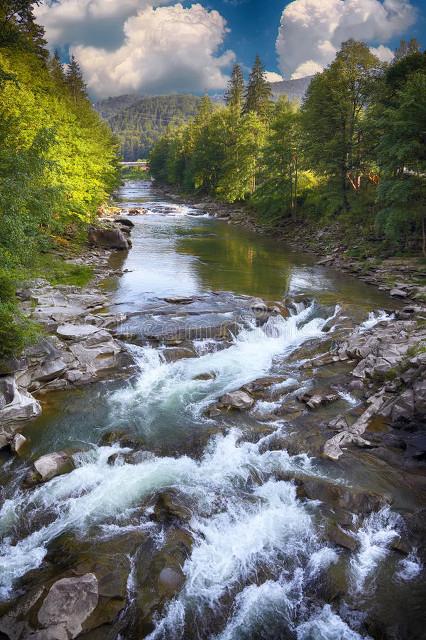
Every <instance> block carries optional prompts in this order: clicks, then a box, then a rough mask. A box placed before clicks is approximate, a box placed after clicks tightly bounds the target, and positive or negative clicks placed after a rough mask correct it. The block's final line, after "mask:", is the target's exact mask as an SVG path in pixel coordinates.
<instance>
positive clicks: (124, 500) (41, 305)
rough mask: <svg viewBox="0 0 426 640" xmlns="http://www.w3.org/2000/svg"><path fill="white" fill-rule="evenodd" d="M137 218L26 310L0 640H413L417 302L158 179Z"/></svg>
mask: <svg viewBox="0 0 426 640" xmlns="http://www.w3.org/2000/svg"><path fill="white" fill-rule="evenodd" d="M121 206H122V209H123V212H122V213H121V214H120V216H121V218H122V217H123V215H124V214H126V215H127V214H128V213H129V211H130V212H131V213H136V211H137V210H139V212H140V215H135V216H132V215H131V216H130V217H129V216H127V220H129V221H131V222H132V223H133V225H134V227H133V228H132V231H131V239H132V243H133V247H132V248H131V250H130V251H129V252H128V253H127V251H124V252H123V251H119V252H115V251H114V252H111V251H110V250H107V249H105V248H100V247H97V248H92V249H91V251H90V252H89V253H88V254H87V256H86V257H84V258H81V259H82V260H85V261H87V262H92V263H93V264H95V265H96V270H97V273H96V279H95V281H94V282H93V283H92V285H91V286H90V287H89V288H87V289H85V290H78V289H74V288H71V287H50V286H48V285H47V284H46V283H45V282H43V281H39V282H35V283H30V284H29V285H28V287H27V288H25V289H23V290H22V292H21V298H22V304H23V307H24V309H26V310H27V312H28V313H30V314H32V315H33V316H34V317H36V318H37V319H38V320H39V321H41V322H42V323H43V324H44V326H45V330H46V336H45V338H44V339H43V340H42V341H41V342H40V344H39V345H37V346H36V347H34V348H33V349H31V350H29V351H28V353H26V354H25V357H23V358H22V360H20V361H19V362H17V363H13V366H12V365H11V369H10V371H7V372H4V375H3V377H2V378H0V384H1V385H2V386H1V387H0V390H1V394H0V398H3V400H1V402H2V404H0V419H1V420H2V422H1V429H2V433H1V434H0V438H2V441H1V444H2V446H3V447H4V448H3V450H2V452H1V454H0V455H1V456H2V457H1V461H2V469H1V471H0V474H1V480H2V503H1V511H0V531H1V535H2V542H1V545H0V554H1V558H0V598H1V603H0V638H1V637H5V638H10V639H13V640H19V639H26V638H32V639H34V640H62V639H64V640H67V639H69V638H77V637H78V638H87V639H88V640H98V639H99V640H100V639H104V638H110V639H111V640H113V639H114V640H119V639H121V640H136V639H139V638H143V637H149V638H164V639H167V640H169V639H170V640H174V639H185V640H192V639H194V640H195V639H197V640H198V639H200V640H203V639H206V640H207V639H209V640H213V639H214V640H219V639H220V640H234V639H235V640H237V639H241V640H246V639H247V640H248V639H250V640H255V639H259V640H260V639H265V640H268V639H271V640H272V639H277V638H283V639H286V638H289V639H293V638H294V639H297V640H300V639H306V640H308V639H313V638H315V639H316V638H325V639H329V640H340V639H342V640H343V639H345V640H346V639H348V640H356V639H359V638H398V640H399V639H405V638H406V639H407V640H409V639H410V640H411V639H412V638H421V637H422V633H423V627H422V617H423V613H422V607H423V602H424V596H425V588H424V585H425V581H424V569H423V565H424V562H425V555H426V554H425V547H424V533H425V528H426V518H425V509H424V507H425V489H426V486H425V480H426V475H425V470H426V465H425V449H426V447H425V444H426V442H425V440H426V438H425V431H424V429H425V415H426V375H425V373H426V352H425V348H424V345H425V338H426V326H425V322H426V309H425V308H424V307H423V306H422V303H421V302H419V301H411V302H410V303H408V302H406V301H403V302H400V301H398V300H393V299H392V298H390V297H388V296H387V295H386V294H385V293H380V292H378V291H377V290H375V289H373V288H372V287H369V286H368V285H366V284H363V283H360V282H358V281H357V280H355V279H353V278H351V277H350V276H347V275H345V274H342V273H339V272H338V271H334V270H333V269H332V268H329V267H327V266H326V267H324V266H318V265H317V264H316V260H315V259H314V258H313V257H312V256H309V255H303V254H300V253H297V252H292V251H291V250H288V249H286V248H285V247H284V246H280V245H279V244H277V243H276V242H274V241H273V240H268V239H265V238H258V237H256V236H255V235H254V234H252V233H250V232H249V231H244V230H242V229H238V228H235V227H232V225H228V224H227V223H226V222H225V221H217V220H214V219H212V218H209V217H206V213H205V212H203V214H202V216H200V211H199V210H196V209H193V208H191V207H190V206H186V205H183V204H179V203H176V202H174V201H172V200H167V199H166V198H164V197H163V196H160V195H158V194H156V193H155V191H154V190H153V188H152V186H151V185H150V184H149V183H129V184H128V185H126V186H125V187H124V188H123V190H122V193H121ZM132 210H133V211H132ZM134 210H136V211H134ZM112 224H115V223H112ZM123 225H124V227H126V226H127V229H130V228H131V227H132V225H131V224H130V223H123V221H121V222H119V223H118V227H119V228H120V229H121V232H122V233H124V238H125V240H126V239H127V240H126V241H127V242H128V239H129V233H128V231H125V229H123ZM92 240H93V238H92ZM122 248H123V247H122ZM30 418H32V419H31V420H30ZM2 634H3V635H2Z"/></svg>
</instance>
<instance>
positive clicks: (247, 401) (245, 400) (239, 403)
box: [219, 391, 254, 411]
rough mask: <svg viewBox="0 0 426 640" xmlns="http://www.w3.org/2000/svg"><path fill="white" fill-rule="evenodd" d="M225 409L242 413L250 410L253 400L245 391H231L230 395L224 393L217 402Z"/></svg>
mask: <svg viewBox="0 0 426 640" xmlns="http://www.w3.org/2000/svg"><path fill="white" fill-rule="evenodd" d="M219 402H220V404H222V405H223V406H224V407H225V409H236V410H238V411H243V410H247V409H251V408H252V406H253V405H254V398H252V397H251V396H250V395H249V394H248V393H246V392H245V391H233V392H232V393H226V394H225V395H224V396H222V397H221V398H220V400H219Z"/></svg>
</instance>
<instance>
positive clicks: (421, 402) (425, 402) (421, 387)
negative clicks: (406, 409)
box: [413, 372, 426, 416]
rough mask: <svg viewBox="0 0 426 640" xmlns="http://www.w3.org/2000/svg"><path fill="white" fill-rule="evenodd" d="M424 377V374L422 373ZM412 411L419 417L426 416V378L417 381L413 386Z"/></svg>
mask: <svg viewBox="0 0 426 640" xmlns="http://www.w3.org/2000/svg"><path fill="white" fill-rule="evenodd" d="M423 374H424V375H425V374H426V372H423ZM413 391H414V411H415V413H416V414H418V415H419V416H421V415H426V378H425V377H423V379H420V380H417V381H416V382H415V383H414V385H413Z"/></svg>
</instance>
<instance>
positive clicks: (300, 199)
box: [151, 40, 426, 255]
mask: <svg viewBox="0 0 426 640" xmlns="http://www.w3.org/2000/svg"><path fill="white" fill-rule="evenodd" d="M241 81H242V78H241V70H240V69H239V68H237V67H235V68H234V71H233V74H232V78H231V80H230V83H229V86H228V90H227V92H226V101H227V106H226V107H221V108H215V107H214V105H213V104H212V103H211V101H210V100H209V99H208V98H204V99H203V100H202V102H201V103H200V108H199V110H198V112H197V115H196V117H195V118H194V119H193V120H191V121H190V122H189V123H188V124H186V125H181V126H179V127H170V128H169V129H168V130H167V132H166V133H165V135H164V136H162V137H161V138H160V139H159V141H158V142H157V144H156V145H155V146H154V149H153V151H152V154H151V170H152V175H153V176H154V177H155V178H156V179H157V180H159V181H163V182H168V183H170V184H173V185H176V186H178V187H181V188H183V189H184V190H186V191H199V192H201V193H206V194H209V195H212V196H214V197H216V198H218V199H220V200H223V201H226V202H235V201H246V202H250V204H251V205H252V208H254V209H255V211H256V213H257V216H258V218H259V219H260V220H261V222H262V223H263V224H265V225H268V226H275V225H285V224H287V223H288V222H289V221H293V222H294V221H297V222H303V221H304V220H309V221H315V222H317V223H321V222H322V223H324V224H332V223H333V222H334V221H335V220H336V218H337V217H338V220H339V229H340V230H341V231H342V233H343V234H344V236H345V240H346V241H347V243H348V245H351V244H352V245H358V248H357V249H355V251H356V252H357V255H367V254H368V252H369V251H370V252H371V251H372V252H373V253H374V254H376V253H377V252H378V250H382V251H383V252H385V253H386V254H387V255H391V254H392V251H398V252H401V251H406V250H409V251H412V252H417V251H419V249H423V251H424V252H425V253H426V230H425V227H426V220H425V215H426V210H425V207H424V203H425V200H426V187H425V179H426V151H425V150H426V131H425V122H426V55H425V53H421V52H419V51H418V48H417V45H416V43H415V42H412V41H410V42H409V43H408V44H407V43H406V44H405V45H401V47H400V52H399V54H398V56H397V59H396V61H395V62H394V63H393V64H391V65H387V66H386V65H382V64H381V63H380V62H379V60H378V59H377V58H376V57H375V56H374V55H373V54H372V53H371V51H370V50H369V48H368V47H367V46H366V45H364V44H363V43H361V42H355V41H353V40H349V41H348V42H345V43H343V45H342V48H341V50H340V51H339V52H338V53H337V55H336V58H335V60H334V61H333V62H332V63H331V65H330V66H329V67H328V68H327V69H325V70H324V71H323V72H322V73H320V74H317V75H316V76H315V77H314V79H313V80H312V82H311V85H310V87H309V90H308V93H307V96H306V99H305V101H304V103H303V105H302V107H301V108H300V107H299V106H298V105H296V104H291V103H290V102H289V101H288V100H287V99H281V100H279V101H278V102H277V103H276V104H275V105H274V106H271V104H270V101H269V94H267V93H266V92H265V93H263V89H262V86H263V82H264V72H263V67H262V64H261V62H260V60H258V59H257V60H256V63H255V66H254V68H253V71H252V74H251V76H250V81H249V86H248V88H247V89H246V92H245V95H246V104H245V108H243V109H242V110H241V108H240V95H241ZM360 235H361V239H360ZM368 242H371V246H372V247H373V248H371V247H370V248H368V247H367V244H368ZM360 245H362V246H360ZM378 248H379V249H378ZM354 255H355V254H354Z"/></svg>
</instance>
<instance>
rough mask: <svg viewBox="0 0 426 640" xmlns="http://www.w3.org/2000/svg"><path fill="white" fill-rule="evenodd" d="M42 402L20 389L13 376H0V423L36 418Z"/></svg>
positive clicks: (39, 412)
mask: <svg viewBox="0 0 426 640" xmlns="http://www.w3.org/2000/svg"><path fill="white" fill-rule="evenodd" d="M40 414H41V405H40V403H39V402H38V401H37V400H36V399H35V398H34V397H33V396H32V395H31V394H30V393H28V392H27V391H25V390H23V389H18V386H17V384H16V381H15V379H14V378H13V377H11V376H7V377H6V378H0V424H1V423H3V422H19V421H21V420H29V419H31V418H36V417H37V416H39V415H40Z"/></svg>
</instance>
